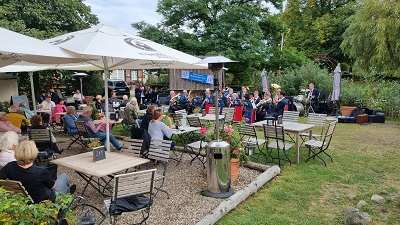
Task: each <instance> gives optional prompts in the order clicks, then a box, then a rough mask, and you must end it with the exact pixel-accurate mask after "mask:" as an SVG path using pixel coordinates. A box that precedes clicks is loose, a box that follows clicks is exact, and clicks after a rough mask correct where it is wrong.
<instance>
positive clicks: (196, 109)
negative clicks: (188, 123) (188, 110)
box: [193, 107, 201, 116]
mask: <svg viewBox="0 0 400 225" xmlns="http://www.w3.org/2000/svg"><path fill="white" fill-rule="evenodd" d="M200 111H201V108H200V107H196V108H195V109H193V113H194V115H195V116H198V115H199V112H200Z"/></svg>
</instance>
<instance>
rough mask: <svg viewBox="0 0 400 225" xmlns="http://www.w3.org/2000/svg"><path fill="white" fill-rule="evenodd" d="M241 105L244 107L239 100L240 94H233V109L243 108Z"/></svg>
mask: <svg viewBox="0 0 400 225" xmlns="http://www.w3.org/2000/svg"><path fill="white" fill-rule="evenodd" d="M241 105H242V102H241V101H240V99H239V98H238V94H236V93H233V94H232V99H231V107H235V106H241Z"/></svg>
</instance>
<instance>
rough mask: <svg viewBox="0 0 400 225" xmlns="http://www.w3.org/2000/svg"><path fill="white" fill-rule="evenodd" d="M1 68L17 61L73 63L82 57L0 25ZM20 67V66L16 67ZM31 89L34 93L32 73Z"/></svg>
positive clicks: (34, 69)
mask: <svg viewBox="0 0 400 225" xmlns="http://www.w3.org/2000/svg"><path fill="white" fill-rule="evenodd" d="M0 36H1V41H0V68H1V69H3V68H2V67H5V66H7V65H10V64H16V63H27V62H30V63H38V64H55V63H57V64H58V63H72V62H80V61H81V59H80V58H81V57H80V56H79V55H77V54H76V53H73V52H70V51H67V50H64V49H61V48H60V47H58V46H52V45H50V44H48V43H46V42H44V41H41V40H39V39H36V38H33V37H29V36H26V35H23V34H19V33H17V32H14V31H10V30H7V29H4V28H1V27H0ZM16 68H18V66H17V67H16ZM44 68H47V67H43V68H24V69H23V70H21V68H18V69H19V70H18V71H7V70H5V71H2V72H19V71H37V70H42V69H44ZM30 78H31V90H32V93H34V88H33V80H32V74H30ZM32 101H33V109H34V111H36V104H35V102H36V99H35V95H34V94H32Z"/></svg>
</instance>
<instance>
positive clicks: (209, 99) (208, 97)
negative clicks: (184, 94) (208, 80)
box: [202, 89, 214, 109]
mask: <svg viewBox="0 0 400 225" xmlns="http://www.w3.org/2000/svg"><path fill="white" fill-rule="evenodd" d="M206 104H213V105H214V97H213V96H212V95H211V91H210V89H208V90H207V89H206V96H205V97H204V101H203V105H202V108H203V109H204V108H205V107H206Z"/></svg>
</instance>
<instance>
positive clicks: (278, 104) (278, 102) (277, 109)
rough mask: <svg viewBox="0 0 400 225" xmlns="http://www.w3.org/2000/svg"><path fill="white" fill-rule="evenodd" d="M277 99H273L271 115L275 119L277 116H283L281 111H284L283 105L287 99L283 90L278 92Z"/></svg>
mask: <svg viewBox="0 0 400 225" xmlns="http://www.w3.org/2000/svg"><path fill="white" fill-rule="evenodd" d="M278 96H279V97H278V99H274V104H275V105H274V113H273V116H274V117H275V119H278V116H283V111H285V106H286V105H287V100H286V98H285V92H284V91H279V92H278Z"/></svg>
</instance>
